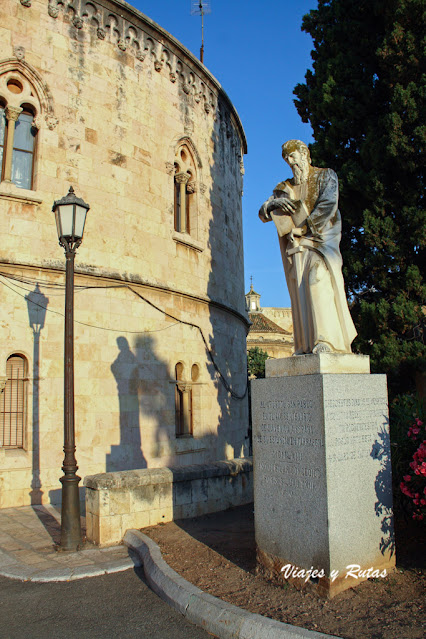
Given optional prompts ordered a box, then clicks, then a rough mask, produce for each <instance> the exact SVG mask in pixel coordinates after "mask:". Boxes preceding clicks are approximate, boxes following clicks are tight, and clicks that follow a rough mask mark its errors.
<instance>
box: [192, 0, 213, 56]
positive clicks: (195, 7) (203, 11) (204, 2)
mask: <svg viewBox="0 0 426 639" xmlns="http://www.w3.org/2000/svg"><path fill="white" fill-rule="evenodd" d="M211 12H212V10H211V7H210V0H191V15H192V16H201V47H200V61H201V62H202V63H203V64H204V16H205V15H207V14H208V13H211Z"/></svg>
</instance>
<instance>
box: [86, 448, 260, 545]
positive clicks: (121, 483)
mask: <svg viewBox="0 0 426 639" xmlns="http://www.w3.org/2000/svg"><path fill="white" fill-rule="evenodd" d="M84 485H85V487H86V527H87V539H88V540H89V541H92V542H93V543H95V544H97V545H99V546H109V545H112V544H117V543H120V541H121V540H122V539H123V536H124V534H125V532H126V530H128V529H130V528H144V527H146V526H154V525H155V524H159V523H165V522H168V521H173V520H175V519H187V518H189V517H198V516H201V515H206V514H208V513H214V512H219V511H220V510H226V508H230V507H231V506H240V505H242V504H247V503H250V502H251V501H253V465H252V460H251V459H249V458H246V459H233V460H227V461H219V462H214V463H210V464H194V465H190V466H185V467H170V468H152V469H144V470H129V471H123V472H115V473H102V474H99V475H92V476H88V477H85V479H84Z"/></svg>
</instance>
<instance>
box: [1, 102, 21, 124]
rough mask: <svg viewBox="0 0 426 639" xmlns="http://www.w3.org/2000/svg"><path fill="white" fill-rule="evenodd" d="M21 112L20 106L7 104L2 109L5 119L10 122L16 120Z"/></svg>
mask: <svg viewBox="0 0 426 639" xmlns="http://www.w3.org/2000/svg"><path fill="white" fill-rule="evenodd" d="M21 113H22V109H21V107H16V106H9V105H8V106H7V107H6V109H5V111H4V114H5V116H6V120H10V121H11V122H17V121H18V118H19V116H20V115H21Z"/></svg>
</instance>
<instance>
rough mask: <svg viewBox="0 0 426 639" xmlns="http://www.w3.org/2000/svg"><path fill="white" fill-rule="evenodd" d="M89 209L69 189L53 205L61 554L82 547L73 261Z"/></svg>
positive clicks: (72, 190)
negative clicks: (58, 266)
mask: <svg viewBox="0 0 426 639" xmlns="http://www.w3.org/2000/svg"><path fill="white" fill-rule="evenodd" d="M89 208H90V207H89V205H88V204H86V203H85V202H84V201H83V200H82V199H81V198H79V197H77V196H76V195H75V193H74V189H73V187H72V186H70V189H69V192H68V194H67V195H66V196H65V197H63V198H62V199H60V200H56V201H55V202H54V204H53V207H52V211H53V212H54V214H55V220H56V228H57V231H58V238H59V245H60V246H62V247H63V248H64V250H65V258H66V271H65V273H66V275H65V340H64V341H65V343H64V347H65V348H64V455H65V456H64V462H63V466H62V470H63V472H64V475H63V477H61V478H60V480H59V481H60V482H61V484H62V508H61V542H60V547H61V549H62V550H77V548H78V547H79V546H80V545H81V524H80V501H79V492H78V482H79V481H80V477H78V475H77V474H76V471H77V469H78V466H77V460H76V458H75V430H74V258H75V252H76V250H77V249H78V247H79V246H80V244H81V242H82V240H83V232H84V224H85V222H86V214H87V211H88V210H89Z"/></svg>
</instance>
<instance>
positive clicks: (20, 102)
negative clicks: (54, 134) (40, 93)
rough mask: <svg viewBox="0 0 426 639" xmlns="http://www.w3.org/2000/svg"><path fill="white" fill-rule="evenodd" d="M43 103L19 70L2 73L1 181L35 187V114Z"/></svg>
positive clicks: (26, 187)
mask: <svg viewBox="0 0 426 639" xmlns="http://www.w3.org/2000/svg"><path fill="white" fill-rule="evenodd" d="M39 114H40V104H39V101H38V98H37V96H36V93H35V91H34V89H33V88H32V86H31V84H30V83H29V81H28V80H27V79H26V78H24V77H23V76H22V75H21V74H20V73H18V71H8V72H6V73H4V74H2V75H1V76H0V116H1V123H0V144H1V146H0V149H1V150H0V153H1V158H0V161H1V180H2V181H5V182H12V183H13V184H15V185H16V186H17V187H19V188H21V189H32V188H33V174H34V150H35V141H36V135H37V128H36V117H37V116H38V115H39Z"/></svg>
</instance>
